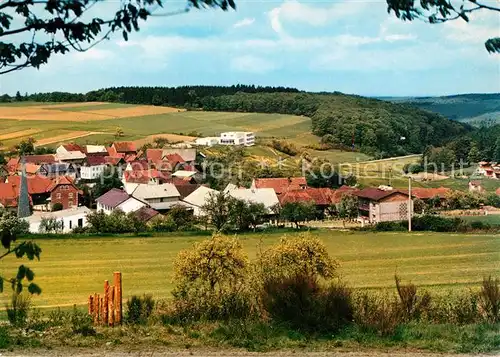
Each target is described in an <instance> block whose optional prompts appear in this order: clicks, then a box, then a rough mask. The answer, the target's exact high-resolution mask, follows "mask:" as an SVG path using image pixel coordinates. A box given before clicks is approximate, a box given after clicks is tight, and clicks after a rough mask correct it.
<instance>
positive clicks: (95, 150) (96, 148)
mask: <svg viewBox="0 0 500 357" xmlns="http://www.w3.org/2000/svg"><path fill="white" fill-rule="evenodd" d="M84 150H85V152H86V153H87V155H107V154H108V150H106V147H105V146H104V145H85V148H84Z"/></svg>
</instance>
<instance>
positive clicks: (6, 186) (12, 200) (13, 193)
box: [0, 183, 18, 208]
mask: <svg viewBox="0 0 500 357" xmlns="http://www.w3.org/2000/svg"><path fill="white" fill-rule="evenodd" d="M17 197H18V195H17V190H16V186H15V185H13V184H12V183H0V204H1V205H2V206H4V207H6V208H8V207H17Z"/></svg>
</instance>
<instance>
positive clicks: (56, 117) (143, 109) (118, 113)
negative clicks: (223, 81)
mask: <svg viewBox="0 0 500 357" xmlns="http://www.w3.org/2000/svg"><path fill="white" fill-rule="evenodd" d="M80 104H82V105H80ZM80 104H79V106H95V105H99V104H102V103H95V102H89V103H80ZM74 106H75V104H74V103H71V104H67V105H64V104H62V105H49V106H27V107H0V118H5V119H16V120H50V121H71V122H86V121H94V120H106V119H117V118H128V117H139V116H148V115H158V114H166V113H174V112H180V111H183V110H182V109H177V108H171V107H154V106H148V105H140V106H133V107H127V108H113V109H101V110H89V111H78V112H71V111H63V110H59V109H60V108H71V107H74Z"/></svg>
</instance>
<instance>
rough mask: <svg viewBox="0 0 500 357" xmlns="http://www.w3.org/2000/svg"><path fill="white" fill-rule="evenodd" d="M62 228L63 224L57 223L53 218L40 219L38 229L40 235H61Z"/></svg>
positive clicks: (61, 222)
mask: <svg viewBox="0 0 500 357" xmlns="http://www.w3.org/2000/svg"><path fill="white" fill-rule="evenodd" d="M63 228H64V222H63V221H62V220H60V221H58V220H57V219H56V218H55V217H48V218H47V217H42V220H41V221H40V226H39V228H38V230H39V232H40V233H61V232H62V230H63Z"/></svg>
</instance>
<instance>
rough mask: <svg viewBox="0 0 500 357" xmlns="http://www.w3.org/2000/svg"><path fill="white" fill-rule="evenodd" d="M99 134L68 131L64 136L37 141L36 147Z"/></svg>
mask: <svg viewBox="0 0 500 357" xmlns="http://www.w3.org/2000/svg"><path fill="white" fill-rule="evenodd" d="M94 134H100V133H96V132H92V131H70V132H68V133H66V134H61V135H56V136H52V137H50V138H45V139H40V140H38V141H37V145H42V146H43V145H50V144H58V143H62V142H67V141H71V140H75V139H78V138H83V137H85V136H89V135H94Z"/></svg>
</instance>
